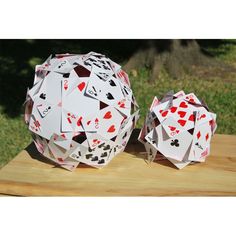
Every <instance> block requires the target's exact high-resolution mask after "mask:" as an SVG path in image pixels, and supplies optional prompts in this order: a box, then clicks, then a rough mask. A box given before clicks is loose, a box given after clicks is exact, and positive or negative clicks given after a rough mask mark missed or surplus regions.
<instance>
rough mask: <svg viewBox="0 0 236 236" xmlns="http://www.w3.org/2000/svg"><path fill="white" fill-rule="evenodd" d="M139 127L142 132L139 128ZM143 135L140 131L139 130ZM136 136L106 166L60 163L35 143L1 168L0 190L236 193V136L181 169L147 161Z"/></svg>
mask: <svg viewBox="0 0 236 236" xmlns="http://www.w3.org/2000/svg"><path fill="white" fill-rule="evenodd" d="M137 132H138V131H136V133H137ZM135 135H136V136H137V134H135ZM132 140H136V137H135V138H133V139H131V141H130V143H129V145H128V147H127V149H126V151H125V152H123V153H122V154H120V155H118V156H117V157H115V158H114V159H113V160H112V161H111V163H110V164H109V165H108V166H106V167H104V168H103V169H101V170H98V169H94V168H91V167H89V166H86V165H82V166H81V165H80V166H79V167H78V168H77V169H76V171H75V172H69V171H66V170H64V169H61V168H60V167H55V166H54V165H53V164H52V163H50V161H47V160H46V159H45V158H43V157H41V156H40V155H39V154H38V153H37V151H36V149H35V147H34V145H33V144H31V145H29V146H28V147H27V148H26V149H25V150H23V151H22V152H20V153H19V154H18V155H17V156H16V157H15V158H14V159H13V160H12V161H11V162H10V163H8V164H7V165H6V166H4V167H3V168H2V169H1V170H0V194H3V195H18V196H235V195H236V173H235V171H236V136H230V135H215V136H214V137H213V140H212V144H211V155H210V156H209V157H208V158H207V161H206V162H205V163H199V164H194V165H189V166H187V167H186V168H184V169H182V170H177V169H176V168H175V167H174V166H173V165H172V164H171V163H169V162H168V161H159V162H158V163H156V162H154V163H151V164H147V163H146V162H145V160H144V157H145V155H144V154H142V152H144V149H143V146H142V145H141V144H140V143H138V142H137V141H132Z"/></svg>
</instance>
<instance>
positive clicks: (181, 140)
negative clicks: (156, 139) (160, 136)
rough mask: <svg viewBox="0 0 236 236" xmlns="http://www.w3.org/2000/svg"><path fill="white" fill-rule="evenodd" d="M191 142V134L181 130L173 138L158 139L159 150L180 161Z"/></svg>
mask: <svg viewBox="0 0 236 236" xmlns="http://www.w3.org/2000/svg"><path fill="white" fill-rule="evenodd" d="M191 144H192V135H191V134H190V133H189V132H182V133H180V134H178V135H176V136H175V137H174V138H169V139H167V140H165V141H160V143H159V148H160V152H161V153H162V154H163V155H165V156H166V157H170V158H172V159H175V160H178V161H182V159H183V158H184V156H185V153H186V152H187V150H188V148H189V146H190V145H191Z"/></svg>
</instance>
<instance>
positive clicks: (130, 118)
mask: <svg viewBox="0 0 236 236" xmlns="http://www.w3.org/2000/svg"><path fill="white" fill-rule="evenodd" d="M138 113H139V111H138V105H137V103H136V100H135V98H134V95H133V92H132V90H131V88H130V82H129V77H128V75H127V74H126V73H125V72H124V71H123V70H122V69H121V66H120V65H118V64H117V63H115V62H113V61H112V60H110V59H109V58H107V57H106V56H104V55H102V54H99V53H95V52H90V53H88V54H85V55H74V54H58V55H55V56H50V57H49V58H48V59H47V60H46V61H45V62H44V63H43V64H42V65H37V66H36V68H35V77H34V84H33V87H32V88H31V89H29V90H28V91H27V97H26V102H25V122H26V124H27V125H28V127H29V130H30V131H31V133H32V136H33V139H34V142H35V145H36V147H37V149H38V151H39V152H40V153H41V154H42V155H43V156H45V157H47V158H49V159H50V160H52V161H53V162H55V163H56V164H58V165H60V166H61V167H63V168H66V169H68V170H74V169H75V168H76V167H77V166H78V164H79V163H85V164H87V165H90V166H93V167H97V168H101V167H103V166H105V165H106V164H108V163H109V162H110V161H111V160H112V158H113V157H114V156H116V155H117V154H118V153H120V152H122V151H123V150H124V148H125V146H126V144H127V142H128V140H129V137H130V135H131V133H132V131H133V129H134V127H135V124H136V122H137V119H138V116H139V115H138Z"/></svg>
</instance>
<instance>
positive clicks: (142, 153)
mask: <svg viewBox="0 0 236 236" xmlns="http://www.w3.org/2000/svg"><path fill="white" fill-rule="evenodd" d="M139 133H140V129H134V130H133V132H132V135H131V137H130V139H129V142H128V144H127V146H126V148H125V152H127V153H129V154H132V155H133V157H134V158H140V159H143V160H144V161H145V162H146V164H147V165H148V164H149V163H148V161H147V152H146V149H145V147H144V145H143V144H142V143H140V142H139V141H138V136H139ZM162 157H163V156H162V155H161V154H159V155H158V156H157V159H159V160H154V163H156V164H157V165H158V164H160V165H163V166H167V167H170V168H173V169H177V168H176V167H175V166H174V165H173V164H172V163H171V162H170V161H168V160H160V159H161V158H162ZM144 164H145V163H144Z"/></svg>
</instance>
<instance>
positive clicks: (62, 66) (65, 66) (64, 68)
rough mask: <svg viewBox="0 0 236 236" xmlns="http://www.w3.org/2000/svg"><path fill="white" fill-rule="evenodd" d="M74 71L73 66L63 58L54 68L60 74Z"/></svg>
mask: <svg viewBox="0 0 236 236" xmlns="http://www.w3.org/2000/svg"><path fill="white" fill-rule="evenodd" d="M72 69H73V67H72V65H71V64H70V63H69V62H68V61H67V60H66V59H65V58H61V59H60V61H57V65H56V66H55V67H54V68H53V70H54V71H55V72H59V73H69V72H70V71H71V70H72Z"/></svg>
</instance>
